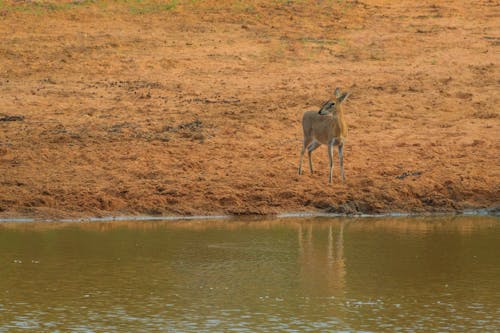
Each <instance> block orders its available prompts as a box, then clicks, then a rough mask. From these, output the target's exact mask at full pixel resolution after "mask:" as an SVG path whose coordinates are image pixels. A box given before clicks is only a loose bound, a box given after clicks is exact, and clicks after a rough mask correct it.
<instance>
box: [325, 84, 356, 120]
mask: <svg viewBox="0 0 500 333" xmlns="http://www.w3.org/2000/svg"><path fill="white" fill-rule="evenodd" d="M347 97H349V93H348V92H346V93H342V92H341V91H340V89H339V88H336V89H335V92H334V93H333V99H332V100H329V101H327V102H325V103H324V104H323V106H321V109H320V110H319V112H318V113H319V114H320V115H322V116H325V115H327V114H329V113H331V114H333V115H336V114H337V112H338V111H339V110H340V107H341V105H342V103H343V102H344V101H345V100H346V99H347Z"/></svg>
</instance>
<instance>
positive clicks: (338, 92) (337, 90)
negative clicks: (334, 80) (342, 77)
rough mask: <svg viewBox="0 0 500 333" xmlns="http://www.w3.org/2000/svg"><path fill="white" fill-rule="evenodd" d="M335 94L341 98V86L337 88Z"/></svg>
mask: <svg viewBox="0 0 500 333" xmlns="http://www.w3.org/2000/svg"><path fill="white" fill-rule="evenodd" d="M333 94H334V95H335V97H336V98H339V97H340V88H339V87H337V88H335V92H334V93H333Z"/></svg>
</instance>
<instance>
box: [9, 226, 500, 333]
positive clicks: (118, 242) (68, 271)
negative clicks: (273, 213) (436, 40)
mask: <svg viewBox="0 0 500 333" xmlns="http://www.w3.org/2000/svg"><path fill="white" fill-rule="evenodd" d="M499 254H500V220H499V219H498V218H491V217H462V218H433V219H416V218H385V219H372V218H370V219H325V218H315V219H285V220H271V221H246V222H245V221H228V220H224V221H182V222H172V221H168V222H159V221H154V222H144V221H142V222H137V221H136V222H126V221H122V222H106V223H101V222H92V223H53V222H52V223H3V224H0V332H26V331H28V332H29V331H32V332H68V331H71V332H127V331H128V332H157V331H161V332H331V331H365V332H366V331H377V332H380V331H390V332H393V331H404V332H411V331H414V332H424V331H425V332H432V331H436V332H437V331H439V332H447V331H450V332H459V331H460V332H466V331H480V332H492V331H497V332H498V331H499V330H500V260H499Z"/></svg>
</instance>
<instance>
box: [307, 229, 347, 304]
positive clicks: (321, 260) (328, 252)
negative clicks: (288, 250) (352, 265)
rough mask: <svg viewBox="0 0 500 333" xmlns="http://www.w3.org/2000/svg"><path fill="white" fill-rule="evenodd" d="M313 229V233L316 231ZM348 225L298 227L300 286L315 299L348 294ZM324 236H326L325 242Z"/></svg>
mask: <svg viewBox="0 0 500 333" xmlns="http://www.w3.org/2000/svg"><path fill="white" fill-rule="evenodd" d="M313 228H315V229H316V230H314V232H313ZM344 228H345V222H341V223H340V225H339V227H338V228H336V227H334V225H333V224H329V225H324V224H322V225H317V224H312V223H311V224H307V225H302V224H300V225H299V228H298V239H299V266H300V283H301V284H302V287H303V288H304V290H306V291H307V293H308V294H309V295H311V296H314V297H331V296H334V297H341V296H343V295H344V291H345V275H346V269H345V259H344ZM325 233H326V234H327V235H326V236H327V237H326V239H325Z"/></svg>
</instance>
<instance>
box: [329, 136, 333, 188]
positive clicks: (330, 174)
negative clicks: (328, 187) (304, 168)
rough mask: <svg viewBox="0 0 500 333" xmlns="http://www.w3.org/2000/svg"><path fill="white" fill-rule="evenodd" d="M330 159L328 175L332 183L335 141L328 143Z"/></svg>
mask: <svg viewBox="0 0 500 333" xmlns="http://www.w3.org/2000/svg"><path fill="white" fill-rule="evenodd" d="M328 160H329V162H330V173H329V175H328V184H331V183H332V173H333V142H331V143H329V144H328Z"/></svg>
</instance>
